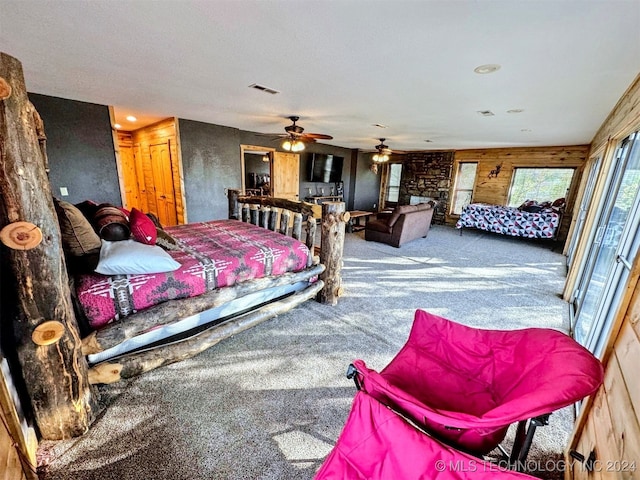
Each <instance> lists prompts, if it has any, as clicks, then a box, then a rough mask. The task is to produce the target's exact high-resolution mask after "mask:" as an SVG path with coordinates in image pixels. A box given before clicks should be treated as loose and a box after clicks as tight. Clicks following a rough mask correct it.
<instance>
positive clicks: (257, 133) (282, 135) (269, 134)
mask: <svg viewBox="0 0 640 480" xmlns="http://www.w3.org/2000/svg"><path fill="white" fill-rule="evenodd" d="M255 134H256V135H259V136H261V137H278V138H285V137H288V136H289V135H288V134H286V133H260V132H256V133H255Z"/></svg>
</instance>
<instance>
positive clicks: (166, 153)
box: [149, 141, 178, 226]
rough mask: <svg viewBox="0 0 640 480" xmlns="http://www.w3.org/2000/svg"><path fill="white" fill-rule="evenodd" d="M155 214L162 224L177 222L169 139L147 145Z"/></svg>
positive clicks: (168, 224) (174, 223) (169, 224)
mask: <svg viewBox="0 0 640 480" xmlns="http://www.w3.org/2000/svg"><path fill="white" fill-rule="evenodd" d="M149 156H150V158H151V170H152V174H153V186H154V191H155V201H156V210H157V211H156V214H157V215H158V219H159V220H160V223H161V224H162V225H163V226H171V225H177V224H178V218H177V214H176V199H175V192H174V189H173V173H172V171H171V148H170V145H169V141H167V142H164V143H158V144H154V145H149Z"/></svg>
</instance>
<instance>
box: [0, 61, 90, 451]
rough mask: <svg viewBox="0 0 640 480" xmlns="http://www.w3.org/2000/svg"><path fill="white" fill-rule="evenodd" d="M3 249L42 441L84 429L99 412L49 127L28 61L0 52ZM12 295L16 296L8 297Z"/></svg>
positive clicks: (8, 312) (9, 309)
mask: <svg viewBox="0 0 640 480" xmlns="http://www.w3.org/2000/svg"><path fill="white" fill-rule="evenodd" d="M0 86H4V88H0V90H1V91H0V158H1V161H0V228H2V233H0V238H1V239H2V243H3V245H2V246H0V254H1V255H2V260H3V261H2V270H3V271H2V276H3V278H5V279H8V280H9V282H7V284H5V286H4V288H6V289H10V294H11V295H12V296H13V298H15V305H10V306H9V305H5V306H4V307H3V316H4V318H5V319H9V320H10V321H12V324H13V325H12V326H13V335H14V339H13V340H14V342H13V343H14V345H15V349H16V352H17V357H18V360H19V362H20V366H21V369H22V376H23V378H24V382H25V386H26V388H27V392H28V394H29V397H30V401H31V407H32V410H33V413H34V417H35V421H36V423H37V426H38V430H39V431H40V434H41V436H42V438H44V439H48V440H59V439H63V438H69V437H74V436H78V435H81V434H83V433H84V432H86V431H87V429H88V428H89V425H90V424H91V422H92V420H93V417H94V414H95V397H94V392H93V390H92V388H91V386H90V384H89V379H88V368H87V363H86V361H85V358H84V356H83V355H82V352H81V342H80V335H79V332H78V325H77V323H76V318H75V315H74V313H73V308H72V304H71V296H70V292H69V282H68V278H67V270H66V267H65V264H64V259H63V254H62V246H61V241H60V230H59V226H58V224H57V216H56V213H55V210H54V206H53V201H52V197H51V187H50V185H49V179H48V177H47V173H46V168H47V166H46V156H45V152H44V132H43V130H42V124H41V120H40V118H39V115H38V113H37V112H36V110H35V109H34V107H33V105H32V104H31V103H30V102H29V99H28V97H27V91H26V87H25V84H24V76H23V73H22V65H21V64H20V62H19V61H18V60H17V59H15V58H13V57H11V56H9V55H7V54H4V53H0ZM7 297H9V296H8V295H7Z"/></svg>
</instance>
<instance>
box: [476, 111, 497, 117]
mask: <svg viewBox="0 0 640 480" xmlns="http://www.w3.org/2000/svg"><path fill="white" fill-rule="evenodd" d="M478 113H479V114H480V115H482V116H483V117H493V116H494V115H495V113H493V112H492V111H491V110H478Z"/></svg>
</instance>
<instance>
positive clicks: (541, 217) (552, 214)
mask: <svg viewBox="0 0 640 480" xmlns="http://www.w3.org/2000/svg"><path fill="white" fill-rule="evenodd" d="M560 200H562V201H560ZM556 202H557V203H556ZM556 202H554V203H553V204H549V206H540V205H539V204H538V205H531V204H530V203H531V202H530V201H528V202H525V204H523V205H522V206H520V207H518V208H516V207H505V206H501V205H490V204H485V203H471V204H469V205H466V206H465V207H464V208H463V209H462V213H461V214H460V218H459V219H458V221H457V223H456V228H458V229H460V232H461V233H462V230H461V229H462V227H467V228H477V229H479V230H485V231H487V232H493V233H501V234H503V235H511V236H514V237H525V238H549V239H553V238H555V237H556V235H557V232H558V226H559V225H560V221H561V219H562V211H563V208H564V199H559V200H556ZM528 203H529V204H530V205H529V206H527V204H528Z"/></svg>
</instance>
